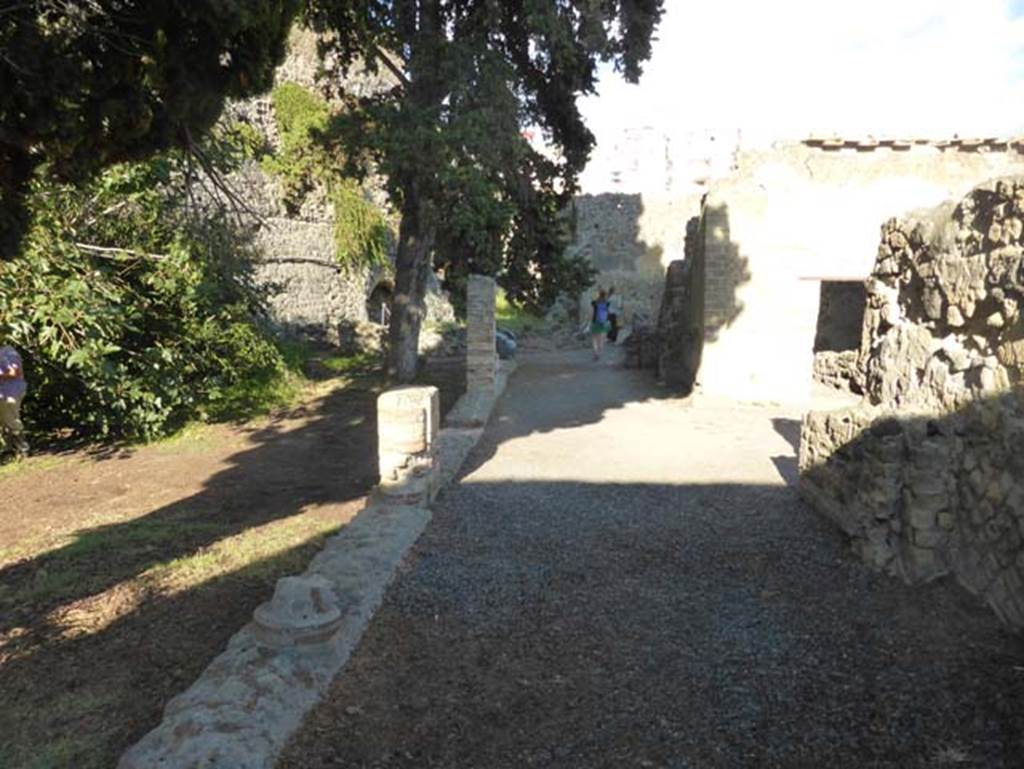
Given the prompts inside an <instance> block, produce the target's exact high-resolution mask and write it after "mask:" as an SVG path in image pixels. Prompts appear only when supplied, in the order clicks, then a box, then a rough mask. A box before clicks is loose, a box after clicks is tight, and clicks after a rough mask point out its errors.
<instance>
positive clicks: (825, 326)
mask: <svg viewBox="0 0 1024 769" xmlns="http://www.w3.org/2000/svg"><path fill="white" fill-rule="evenodd" d="M866 307H867V290H866V289H865V287H864V281H863V280H822V281H821V294H820V297H819V302H818V324H817V328H816V331H815V336H814V378H815V379H816V380H817V381H819V382H821V383H822V384H824V385H827V386H829V387H833V388H835V389H838V390H845V391H847V392H853V393H860V392H861V391H862V388H861V383H860V381H859V380H860V376H859V373H858V366H857V359H858V356H859V354H860V340H861V334H862V332H863V327H864V310H865V308H866Z"/></svg>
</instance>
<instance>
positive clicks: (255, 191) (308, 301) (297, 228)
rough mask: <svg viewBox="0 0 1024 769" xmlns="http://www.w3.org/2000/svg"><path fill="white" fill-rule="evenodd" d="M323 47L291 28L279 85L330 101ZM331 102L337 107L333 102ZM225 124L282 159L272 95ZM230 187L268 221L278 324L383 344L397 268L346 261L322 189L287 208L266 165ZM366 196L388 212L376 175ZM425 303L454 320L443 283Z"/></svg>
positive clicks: (360, 87) (261, 230)
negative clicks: (244, 129) (246, 131)
mask: <svg viewBox="0 0 1024 769" xmlns="http://www.w3.org/2000/svg"><path fill="white" fill-rule="evenodd" d="M316 43H317V41H316V36H315V35H314V34H313V33H312V32H310V31H309V30H306V29H303V28H301V27H296V28H295V29H293V30H292V33H291V35H290V37H289V41H288V55H287V57H286V59H285V61H284V62H283V63H282V65H281V66H280V67H279V68H278V71H277V72H276V74H275V84H276V86H277V87H280V86H281V85H282V84H294V85H296V86H300V87H301V88H302V89H304V90H305V91H307V92H308V93H310V94H315V95H316V97H317V98H318V99H320V98H323V96H324V92H325V90H329V89H325V81H324V79H323V77H322V76H321V75H320V74H318V73H319V70H320V67H321V62H320V59H319V56H318V54H317V50H316ZM338 77H339V78H340V75H339V76H338ZM389 77H390V76H389V75H388V74H386V73H369V72H366V71H358V70H357V71H353V72H352V73H350V74H349V75H348V76H347V77H346V78H344V79H342V80H341V82H343V83H344V87H345V88H346V89H348V90H350V91H354V92H358V93H374V92H375V91H379V90H381V89H383V88H388V87H391V85H393V83H392V82H391V81H390V80H389ZM328 96H329V94H328ZM331 103H332V104H333V105H334V106H338V105H337V103H336V102H334V101H332V102H331ZM224 121H225V122H227V123H232V122H234V123H241V124H244V125H246V126H248V127H250V128H251V129H253V130H254V132H255V133H256V135H257V136H259V137H260V140H261V141H262V142H264V143H265V144H266V145H267V146H269V147H270V148H271V149H272V153H273V155H274V156H275V157H276V156H278V155H279V153H280V150H281V137H280V135H279V129H278V116H276V115H275V111H274V102H273V97H272V95H271V94H267V95H264V96H260V97H256V98H253V99H248V100H246V101H243V102H237V103H234V104H232V105H230V106H229V107H228V109H227V113H226V115H225V117H224ZM231 183H232V185H233V186H234V187H235V188H236V190H237V191H238V192H239V194H240V195H241V197H242V198H243V199H244V200H245V202H246V204H247V206H249V207H250V208H251V209H252V210H253V211H254V212H255V213H256V214H258V216H259V218H260V219H261V222H260V226H259V227H256V228H255V229H254V245H255V253H256V263H255V265H254V268H255V275H256V278H257V280H258V281H259V282H260V283H261V284H262V285H264V286H266V287H267V288H268V289H269V296H268V301H269V309H270V313H271V320H272V321H273V322H274V324H275V326H276V327H277V328H278V329H279V330H280V331H282V332H284V333H286V334H291V335H296V336H300V337H303V338H307V339H313V340H318V341H325V342H329V343H332V344H341V345H343V346H346V347H353V348H361V347H373V346H375V345H377V344H379V340H380V334H381V329H380V328H379V326H380V325H382V324H383V322H384V321H386V318H387V303H388V301H389V300H390V292H391V282H390V270H389V269H388V267H387V266H385V265H368V264H354V265H345V266H343V265H341V264H339V262H338V258H337V247H336V245H335V227H336V226H337V224H338V223H337V221H336V214H335V210H334V207H333V206H332V204H331V201H330V199H329V197H328V195H327V192H326V190H325V189H324V187H323V185H322V184H314V185H313V187H312V189H310V190H308V191H306V193H305V194H304V195H303V197H302V200H301V205H299V206H298V207H297V210H294V209H295V206H294V201H292V205H291V206H289V205H288V204H286V200H285V198H286V193H285V188H284V183H283V181H282V179H281V178H280V175H279V174H275V173H273V172H271V171H268V170H267V168H266V164H265V163H261V162H258V161H249V162H247V163H245V164H244V166H243V169H242V170H241V171H240V172H239V173H236V174H234V175H233V176H232V179H231ZM362 191H363V194H364V195H365V196H366V197H367V198H369V199H371V200H372V201H373V202H374V203H375V204H376V205H377V207H378V208H380V209H381V210H382V211H383V210H384V204H385V194H384V192H383V185H382V184H381V183H380V180H379V179H376V180H375V179H373V178H372V177H371V178H370V179H369V180H368V181H367V182H366V183H364V185H363V189H362ZM391 250H392V251H393V244H392V249H391ZM391 258H392V260H393V258H394V255H393V253H392V254H391ZM426 301H427V312H428V318H429V319H430V320H432V321H446V320H451V319H453V318H454V314H453V311H452V308H451V306H450V305H449V304H448V301H447V298H446V297H445V296H443V295H442V293H441V291H440V286H439V283H438V281H436V280H434V281H432V283H431V288H430V291H429V293H428V295H427V297H426ZM371 322H372V323H371ZM421 336H422V338H421V344H423V345H432V344H436V343H437V342H438V340H439V337H438V335H437V334H434V333H432V329H430V328H428V329H427V332H426V333H424V334H423V335H421Z"/></svg>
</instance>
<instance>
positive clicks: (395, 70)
mask: <svg viewBox="0 0 1024 769" xmlns="http://www.w3.org/2000/svg"><path fill="white" fill-rule="evenodd" d="M370 50H371V52H372V53H373V55H374V56H376V57H377V59H378V60H380V63H381V64H383V65H384V66H385V67H386V68H387V69H388V71H389V72H391V74H392V75H394V76H395V77H396V78H398V82H400V83H401V84H402V87H404V88H408V87H409V78H407V77H406V76H405V73H404V72H402V70H401V69H399V67H398V65H397V64H395V63H394V62H393V61H391V57H390V56H388V55H387V54H386V53H384V51H382V50H381V49H380V48H379V47H378V46H376V45H371V46H370Z"/></svg>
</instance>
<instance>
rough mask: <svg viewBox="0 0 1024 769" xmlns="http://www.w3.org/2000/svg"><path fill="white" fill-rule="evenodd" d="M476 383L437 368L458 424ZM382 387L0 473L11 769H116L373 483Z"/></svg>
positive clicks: (0, 611)
mask: <svg viewBox="0 0 1024 769" xmlns="http://www.w3.org/2000/svg"><path fill="white" fill-rule="evenodd" d="M463 377H464V371H463V370H462V369H460V368H458V367H457V366H456V367H452V366H446V367H438V368H435V369H432V370H430V369H428V371H427V372H426V374H425V375H424V380H425V381H428V382H430V383H432V384H436V385H438V386H439V387H440V388H441V393H442V407H443V408H444V409H447V408H448V407H449V406H450V405H451V403H452V402H454V400H455V398H457V397H458V395H459V394H460V392H461V388H462V381H463ZM381 389H382V383H381V377H380V376H379V374H378V373H376V372H363V373H362V374H359V375H356V376H353V377H350V378H348V379H344V380H343V379H336V380H332V381H325V382H321V383H319V384H318V385H317V386H316V387H315V388H313V389H311V391H310V393H309V396H308V398H305V399H304V400H303V402H302V403H300V404H299V405H297V406H295V407H293V408H291V409H288V410H286V411H283V412H281V413H277V414H274V415H272V416H271V417H268V418H263V419H259V420H256V421H253V422H250V423H247V424H244V425H215V426H205V427H201V428H198V429H193V430H189V431H186V432H185V433H184V434H183V435H182V436H181V437H179V438H177V439H174V440H170V441H166V442H163V443H159V444H154V445H150V446H143V447H128V448H116V447H115V448H110V447H108V448H105V449H94V450H91V451H76V452H68V453H64V454H49V455H41V456H35V457H33V458H31V459H29V460H28V461H27V462H25V463H24V464H22V465H19V466H18V467H17V468H15V469H14V470H11V469H9V468H5V469H4V471H3V473H2V474H0V499H3V500H5V503H4V505H3V506H2V508H0V703H3V706H2V707H0V766H3V767H4V768H5V769H22V768H24V769H28V768H30V767H31V768H33V769H35V768H40V769H41V768H42V767H75V768H76V769H90V768H91V767H110V766H113V764H114V763H115V762H116V759H117V757H118V756H119V755H120V753H121V752H122V751H123V750H124V749H125V748H126V747H128V746H129V745H130V744H132V743H133V742H134V741H135V740H137V739H138V738H139V737H141V736H142V734H144V733H145V732H146V731H148V730H149V729H150V728H152V727H153V726H154V725H155V724H156V723H157V722H158V720H159V718H160V713H161V711H162V708H163V706H164V704H165V703H166V702H167V700H168V699H170V698H171V697H172V696H173V695H175V694H177V693H178V692H180V691H181V690H183V689H185V688H186V687H187V686H188V685H189V684H190V683H191V682H192V681H193V680H194V679H195V678H196V677H197V676H198V675H199V673H200V672H201V671H202V670H203V668H204V667H205V666H206V665H207V664H208V662H209V661H210V660H211V659H212V658H213V657H214V656H216V654H217V653H219V652H220V650H221V649H222V648H223V647H224V645H225V643H226V642H227V640H228V639H229V638H230V637H231V635H232V634H233V633H234V632H235V631H237V630H238V628H239V627H241V626H242V625H243V624H245V623H246V622H247V621H248V619H249V618H250V616H251V613H252V610H253V609H254V608H255V607H256V606H257V605H258V604H259V603H261V602H262V601H264V600H266V599H267V598H268V597H269V595H270V593H271V592H272V590H273V585H274V583H275V582H276V580H277V579H278V578H279V577H280V576H283V575H285V574H290V573H295V572H298V571H301V570H302V569H303V568H304V567H305V564H306V563H307V562H308V560H309V559H310V558H311V557H312V555H313V554H314V553H315V552H316V551H317V550H318V549H319V547H320V545H321V543H322V541H323V539H324V537H326V536H328V535H329V534H331V533H333V532H335V531H337V530H338V528H339V527H340V526H342V525H344V523H345V522H346V521H348V520H349V519H350V518H351V517H352V516H353V515H354V514H355V513H357V512H358V511H359V509H361V507H362V504H363V501H364V498H365V495H366V493H367V492H368V491H369V489H370V488H371V486H372V485H373V484H374V483H375V482H376V478H377V475H376V454H377V452H376V414H375V400H376V396H377V394H378V393H379V392H380V391H381Z"/></svg>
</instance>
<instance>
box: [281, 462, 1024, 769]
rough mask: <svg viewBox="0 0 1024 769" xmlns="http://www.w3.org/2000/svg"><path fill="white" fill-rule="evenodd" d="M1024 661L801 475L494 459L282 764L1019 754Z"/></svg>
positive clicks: (704, 761) (445, 512) (1018, 645)
mask: <svg viewBox="0 0 1024 769" xmlns="http://www.w3.org/2000/svg"><path fill="white" fill-rule="evenodd" d="M1022 669H1024V642H1022V641H1021V639H1019V638H1016V637H1014V636H1012V635H1011V634H1010V633H1009V632H1007V631H1006V630H1005V629H1004V628H1003V627H1002V626H1001V625H1000V624H999V622H998V620H997V619H996V618H995V617H994V616H993V615H992V614H991V613H989V612H988V611H987V610H986V609H984V608H983V607H981V606H979V605H978V603H977V602H976V601H975V600H974V599H973V598H971V597H970V596H969V595H968V594H966V592H964V591H963V590H961V589H959V588H958V587H957V586H956V585H954V584H952V583H951V582H949V581H943V582H938V583H932V584H929V585H927V586H924V587H908V586H905V585H903V584H901V583H899V582H897V581H895V580H893V579H891V578H889V577H886V576H884V575H880V574H875V573H872V572H871V571H869V570H868V569H866V568H865V567H864V566H863V565H862V564H861V563H859V562H858V561H857V560H856V559H855V558H854V557H853V556H852V555H851V554H849V553H848V552H847V548H846V545H845V541H844V538H843V537H841V536H840V535H839V533H838V532H837V531H836V530H835V529H833V528H832V527H831V526H830V525H829V524H827V523H826V522H825V521H823V520H822V519H820V518H819V517H818V516H816V515H815V514H814V513H813V512H812V511H811V510H810V509H809V508H807V507H806V506H804V505H802V504H801V503H800V502H799V500H798V499H797V498H796V495H795V494H794V492H793V490H792V489H791V488H789V487H787V486H784V485H757V484H751V485H740V484H711V485H695V484H680V485H672V484H638V483H618V484H607V483H579V482H543V481H538V482H511V481H501V482H487V481H482V480H479V479H475V480H472V481H470V482H467V483H464V484H462V485H460V486H459V487H456V488H453V489H451V490H449V491H448V492H446V493H445V495H444V496H443V497H442V499H441V502H440V504H439V506H438V510H437V511H436V513H435V518H434V523H433V524H432V525H431V527H430V528H429V529H428V530H427V532H426V533H425V534H424V536H423V537H422V538H421V540H420V541H419V543H417V545H416V547H415V548H414V551H413V554H412V557H411V558H410V561H409V565H408V569H407V570H406V571H405V572H404V573H403V575H402V577H401V578H400V579H399V581H398V582H397V583H396V584H395V585H394V586H393V587H392V588H391V590H390V591H389V593H388V595H387V598H386V600H385V604H384V606H383V608H382V609H381V611H380V612H379V613H378V614H377V615H376V617H375V618H374V621H373V623H372V624H371V626H370V628H369V630H368V632H367V635H366V636H365V638H364V639H363V641H362V643H361V645H360V647H359V649H358V650H357V652H356V654H355V655H354V656H353V658H352V660H351V662H350V663H349V666H348V667H347V668H346V670H345V671H344V672H343V674H342V675H341V676H339V678H338V679H337V680H336V681H335V684H334V686H333V688H332V690H331V692H330V694H329V696H328V698H327V699H326V700H325V702H324V703H322V704H321V705H320V706H319V707H318V708H317V709H316V710H315V711H314V713H313V715H312V716H311V717H310V718H308V719H307V721H306V723H305V725H304V727H303V729H302V730H301V731H300V732H299V734H298V735H297V736H296V737H295V738H294V739H293V740H292V742H291V744H290V745H289V747H288V749H287V750H286V753H285V755H284V757H283V759H282V760H281V761H280V763H279V764H278V769H327V767H337V766H385V765H386V766H389V767H399V768H400V767H410V769H411V767H417V768H419V767H424V766H436V767H442V766H443V767H467V768H468V767H482V766H486V767H489V768H490V769H504V768H505V767H508V768H509V769H512V768H513V767H515V768H516V769H518V768H519V767H559V769H567V768H578V769H592V768H593V767H619V766H656V767H701V769H711V768H713V769H734V768H735V767H766V768H770V767H778V768H779V769H783V768H785V769H790V768H792V767H817V766H822V767H824V766H828V767H837V768H843V769H853V768H854V767H856V769H861V768H862V767H889V768H890V769H896V767H899V768H900V769H915V768H916V769H924V768H925V767H928V768H929V769H930V768H931V767H942V766H945V765H964V766H976V767H986V769H1000V768H1002V769H1011V768H1012V767H1018V766H1019V765H1020V756H1021V755H1022V751H1024V675H1022V673H1021V670H1022Z"/></svg>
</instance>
